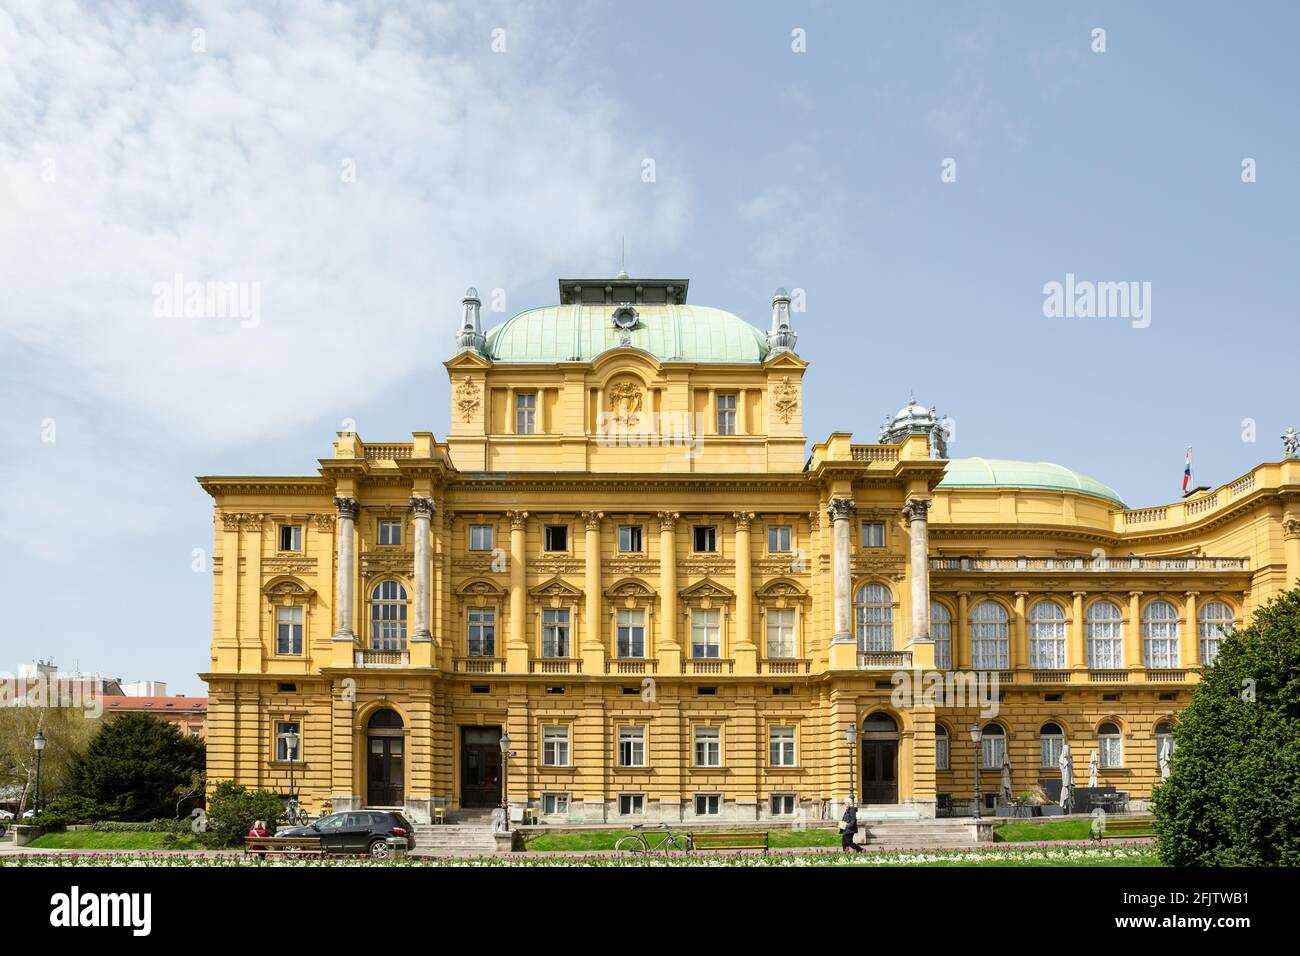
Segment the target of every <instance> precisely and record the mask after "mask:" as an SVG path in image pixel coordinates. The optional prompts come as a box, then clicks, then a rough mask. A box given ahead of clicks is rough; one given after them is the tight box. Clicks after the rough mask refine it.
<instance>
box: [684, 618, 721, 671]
mask: <svg viewBox="0 0 1300 956" xmlns="http://www.w3.org/2000/svg"><path fill="white" fill-rule="evenodd" d="M721 656H722V611H720V610H719V609H717V608H708V609H705V608H702V607H696V608H691V657H693V658H696V659H697V660H699V659H702V658H707V657H721Z"/></svg>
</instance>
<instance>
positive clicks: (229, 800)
mask: <svg viewBox="0 0 1300 956" xmlns="http://www.w3.org/2000/svg"><path fill="white" fill-rule="evenodd" d="M207 813H208V830H207V836H206V840H205V842H206V843H208V844H209V845H211V846H238V845H239V844H240V843H242V842H243V840H244V837H246V836H247V835H248V831H249V830H251V829H252V827H253V821H255V820H265V821H266V826H267V829H269V830H270V831H271V832H272V833H274V832H275V825H276V822H277V821H278V820H279V819H280V817H281V816H282V815H283V814H284V803H283V802H281V800H280V797H279V795H278V794H276V793H273V792H271V791H270V790H256V791H254V790H249V789H248V788H247V787H245V786H244V785H243V784H238V783H235V781H233V780H222V781H221V782H220V783H218V784H217V785H216V787H214V788H213V790H212V793H211V794H210V795H209V796H208V811H207Z"/></svg>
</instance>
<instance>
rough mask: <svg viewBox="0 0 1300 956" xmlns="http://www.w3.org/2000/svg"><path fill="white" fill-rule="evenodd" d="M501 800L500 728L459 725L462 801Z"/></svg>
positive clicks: (476, 804) (474, 804)
mask: <svg viewBox="0 0 1300 956" xmlns="http://www.w3.org/2000/svg"><path fill="white" fill-rule="evenodd" d="M500 804H501V728H500V727H462V728H461V729H460V805H461V806H462V807H495V806H499V805H500Z"/></svg>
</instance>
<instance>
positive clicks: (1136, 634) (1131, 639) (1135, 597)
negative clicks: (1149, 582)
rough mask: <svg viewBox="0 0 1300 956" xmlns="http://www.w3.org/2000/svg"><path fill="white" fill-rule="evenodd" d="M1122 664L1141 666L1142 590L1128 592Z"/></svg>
mask: <svg viewBox="0 0 1300 956" xmlns="http://www.w3.org/2000/svg"><path fill="white" fill-rule="evenodd" d="M1124 666H1125V667H1130V668H1141V667H1143V666H1144V664H1143V655H1142V592H1141V591H1129V592H1128V622H1127V624H1126V625H1125V629H1124Z"/></svg>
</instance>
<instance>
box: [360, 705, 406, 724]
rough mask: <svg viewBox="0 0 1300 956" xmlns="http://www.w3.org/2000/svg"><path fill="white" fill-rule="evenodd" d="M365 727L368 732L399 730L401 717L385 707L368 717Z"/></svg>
mask: <svg viewBox="0 0 1300 956" xmlns="http://www.w3.org/2000/svg"><path fill="white" fill-rule="evenodd" d="M366 727H367V728H368V729H369V730H401V729H402V715H401V714H399V713H398V712H397V711H395V710H392V709H391V708H388V707H385V708H382V709H380V710H377V711H375V712H374V713H373V714H371V715H370V720H368V721H367V722H366Z"/></svg>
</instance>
